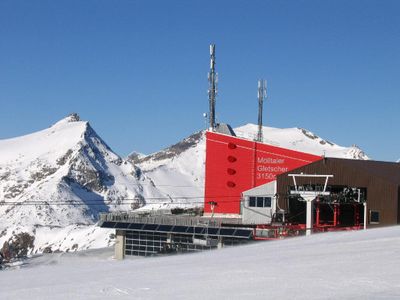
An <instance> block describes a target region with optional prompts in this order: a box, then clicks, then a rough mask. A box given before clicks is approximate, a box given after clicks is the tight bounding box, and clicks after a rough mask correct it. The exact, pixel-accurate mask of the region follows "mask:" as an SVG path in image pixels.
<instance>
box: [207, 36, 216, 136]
mask: <svg viewBox="0 0 400 300" xmlns="http://www.w3.org/2000/svg"><path fill="white" fill-rule="evenodd" d="M208 83H209V88H208V101H209V104H210V115H209V118H210V130H211V131H215V98H216V96H217V83H218V74H217V73H215V44H211V45H210V72H209V73H208Z"/></svg>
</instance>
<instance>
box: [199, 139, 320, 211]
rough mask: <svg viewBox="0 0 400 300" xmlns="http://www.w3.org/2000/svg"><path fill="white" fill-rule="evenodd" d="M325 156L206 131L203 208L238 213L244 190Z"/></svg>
mask: <svg viewBox="0 0 400 300" xmlns="http://www.w3.org/2000/svg"><path fill="white" fill-rule="evenodd" d="M320 159H322V157H321V156H316V155H312V154H308V153H304V152H298V151H293V150H289V149H284V148H280V147H275V146H271V145H267V144H263V143H258V142H254V141H251V140H246V139H243V138H238V137H234V136H229V135H224V134H220V133H215V132H207V133H206V167H205V198H204V199H205V203H204V212H205V213H211V212H212V209H211V204H210V203H216V205H214V213H217V214H239V213H240V198H241V194H242V192H244V191H246V190H249V189H251V188H253V187H256V186H259V185H261V184H264V183H267V182H270V181H273V180H275V177H276V175H279V174H282V173H285V172H288V171H290V170H293V169H296V168H298V167H301V166H304V165H308V164H310V163H312V162H314V161H318V160H320Z"/></svg>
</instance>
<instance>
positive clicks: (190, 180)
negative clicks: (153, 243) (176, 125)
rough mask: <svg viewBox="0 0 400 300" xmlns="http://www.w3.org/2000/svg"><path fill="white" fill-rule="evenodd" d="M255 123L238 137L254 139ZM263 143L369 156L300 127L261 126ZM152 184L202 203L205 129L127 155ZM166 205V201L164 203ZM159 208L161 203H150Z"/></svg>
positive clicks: (344, 155) (240, 130)
mask: <svg viewBox="0 0 400 300" xmlns="http://www.w3.org/2000/svg"><path fill="white" fill-rule="evenodd" d="M257 130H258V126H257V125H254V124H247V125H244V126H241V127H237V128H235V129H234V131H235V133H236V135H237V136H239V137H242V138H246V139H250V140H254V139H255V137H256V136H257ZM263 137H264V143H267V144H270V145H274V146H278V147H283V148H288V149H292V150H297V151H303V152H308V153H312V154H316V155H325V156H327V157H340V158H353V159H369V158H368V156H367V155H365V153H364V152H363V151H362V150H361V149H360V148H358V147H357V146H351V147H342V146H339V145H337V144H334V143H332V142H329V141H327V140H325V139H322V138H320V137H319V136H317V135H315V134H314V133H312V132H311V131H308V130H306V129H302V128H284V129H280V128H273V127H263ZM128 159H129V160H131V161H133V162H134V163H135V164H136V165H137V166H139V167H140V169H141V170H142V171H143V172H144V174H145V175H146V176H147V177H149V178H151V179H152V181H153V182H154V184H155V185H156V186H157V187H158V188H159V189H160V190H161V191H163V192H164V193H166V194H168V195H170V196H171V197H172V198H176V197H180V199H181V201H182V202H184V203H192V205H200V206H201V205H202V203H203V202H202V201H203V199H202V197H203V195H204V165H205V131H201V132H198V133H195V134H193V135H191V136H189V137H187V138H185V139H183V140H182V141H180V142H179V143H177V144H175V145H172V146H170V147H168V148H166V149H164V150H161V151H159V152H156V153H153V154H151V155H148V156H143V155H142V154H140V155H138V154H137V153H135V152H134V153H133V154H131V155H130V156H129V158H128ZM164 205H165V204H164ZM152 206H153V207H158V208H161V207H162V205H161V204H159V205H157V204H153V205H152Z"/></svg>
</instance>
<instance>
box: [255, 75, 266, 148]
mask: <svg viewBox="0 0 400 300" xmlns="http://www.w3.org/2000/svg"><path fill="white" fill-rule="evenodd" d="M266 98H267V81H266V80H264V79H260V80H258V132H257V142H260V143H261V142H262V141H263V132H262V125H263V122H262V115H263V102H264V99H266Z"/></svg>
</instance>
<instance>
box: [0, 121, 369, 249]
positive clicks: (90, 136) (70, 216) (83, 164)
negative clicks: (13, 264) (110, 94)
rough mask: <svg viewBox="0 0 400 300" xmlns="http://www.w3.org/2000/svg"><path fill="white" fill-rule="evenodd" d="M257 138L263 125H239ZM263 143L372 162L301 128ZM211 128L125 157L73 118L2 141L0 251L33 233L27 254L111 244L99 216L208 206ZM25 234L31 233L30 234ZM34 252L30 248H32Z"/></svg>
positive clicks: (267, 133) (270, 134)
mask: <svg viewBox="0 0 400 300" xmlns="http://www.w3.org/2000/svg"><path fill="white" fill-rule="evenodd" d="M235 132H236V134H237V135H238V136H240V137H243V138H247V139H250V140H253V139H254V137H255V136H256V132H257V126H256V125H254V124H247V125H245V126H241V127H238V128H235ZM263 135H264V142H265V143H268V144H272V145H275V146H280V147H284V148H289V149H294V150H298V151H304V152H309V153H313V154H317V155H326V156H331V157H345V158H357V159H368V157H367V156H366V155H365V154H364V152H363V151H362V150H361V149H359V148H357V147H341V146H338V145H336V144H334V143H331V142H328V141H327V140H324V139H322V138H320V137H318V136H317V135H315V134H313V133H312V132H310V131H308V130H305V129H301V128H288V129H278V128H271V127H264V128H263ZM205 145H206V143H205V131H200V132H197V133H194V134H192V135H190V136H188V137H187V138H185V139H183V140H182V141H180V142H178V143H176V144H174V145H172V146H170V147H167V148H166V149H164V150H161V151H158V152H156V153H153V154H151V155H143V154H140V153H132V154H131V155H129V157H128V158H126V159H124V158H122V157H120V156H119V155H117V154H116V153H114V152H113V151H112V150H111V148H110V147H109V146H108V145H107V144H106V143H105V142H104V141H103V140H102V139H101V137H100V136H99V135H98V134H97V133H96V132H95V130H94V129H93V128H92V127H91V126H90V124H89V122H86V121H82V120H80V118H79V116H78V115H76V114H72V115H70V116H68V117H66V118H64V119H62V120H60V121H59V122H57V123H55V124H54V125H53V126H51V127H49V128H47V129H44V130H41V131H38V132H35V133H32V134H28V135H25V136H21V137H16V138H12V139H6V140H0V250H1V247H2V245H3V243H4V242H7V241H11V242H12V241H13V240H14V241H15V238H16V237H17V236H18V234H19V233H27V234H28V235H27V236H28V237H29V238H28V240H31V241H33V245H29V247H30V250H29V251H31V252H32V251H33V252H35V251H38V252H41V251H57V250H60V251H70V250H80V249H87V248H93V247H104V246H107V245H110V244H111V243H113V240H112V236H110V233H112V231H110V230H104V229H100V228H98V227H97V226H96V225H95V223H96V221H97V219H98V215H99V213H101V212H110V211H119V210H124V211H126V210H132V209H137V208H139V207H140V208H139V209H140V210H148V209H170V208H174V207H193V206H203V202H204V200H203V197H204V168H205ZM25 236H26V235H25ZM27 247H28V246H27Z"/></svg>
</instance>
